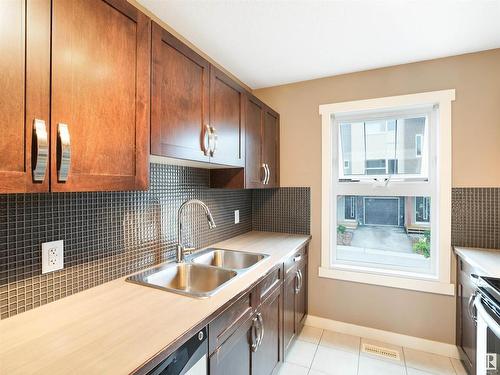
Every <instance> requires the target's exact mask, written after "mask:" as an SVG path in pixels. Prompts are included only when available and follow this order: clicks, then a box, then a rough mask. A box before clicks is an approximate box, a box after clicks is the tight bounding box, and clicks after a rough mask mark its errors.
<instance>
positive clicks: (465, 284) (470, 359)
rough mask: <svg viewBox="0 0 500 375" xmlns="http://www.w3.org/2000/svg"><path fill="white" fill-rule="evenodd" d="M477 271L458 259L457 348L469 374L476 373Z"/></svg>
mask: <svg viewBox="0 0 500 375" xmlns="http://www.w3.org/2000/svg"><path fill="white" fill-rule="evenodd" d="M473 275H475V270H474V269H473V268H472V266H470V265H469V264H468V263H466V262H465V261H464V260H463V259H461V258H458V267H457V346H458V347H459V349H460V359H461V361H462V363H463V365H464V367H465V368H466V370H467V372H468V373H469V374H470V375H472V374H475V373H476V322H475V321H474V318H473V317H472V315H473V314H475V311H474V310H475V309H474V307H473V305H472V303H473V301H474V297H475V293H476V284H475V282H474V276H473Z"/></svg>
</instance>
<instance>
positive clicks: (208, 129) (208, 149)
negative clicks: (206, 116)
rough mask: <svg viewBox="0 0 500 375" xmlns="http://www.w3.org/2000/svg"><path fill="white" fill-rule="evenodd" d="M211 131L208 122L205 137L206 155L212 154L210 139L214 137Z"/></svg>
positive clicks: (204, 149) (204, 152)
mask: <svg viewBox="0 0 500 375" xmlns="http://www.w3.org/2000/svg"><path fill="white" fill-rule="evenodd" d="M210 133H211V131H210V125H208V124H206V125H205V135H204V139H203V154H204V155H205V156H208V155H209V154H210V151H211V148H210V141H211V139H212V136H211V134H210Z"/></svg>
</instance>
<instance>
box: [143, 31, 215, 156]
mask: <svg viewBox="0 0 500 375" xmlns="http://www.w3.org/2000/svg"><path fill="white" fill-rule="evenodd" d="M152 38H153V41H152V45H153V51H152V52H153V65H152V102H151V153H152V154H154V155H160V156H167V157H172V158H178V159H187V160H196V161H207V162H208V161H209V157H210V155H209V152H208V132H207V127H208V125H209V88H210V64H209V63H208V61H206V60H205V59H203V58H202V57H201V56H199V55H198V54H197V53H195V52H194V51H193V50H191V49H190V48H189V47H187V46H186V45H185V44H183V43H182V42H181V41H179V40H178V39H177V38H175V37H174V36H173V35H172V34H170V33H169V32H167V31H166V30H164V29H163V28H161V27H160V26H159V25H157V24H155V23H153V36H152Z"/></svg>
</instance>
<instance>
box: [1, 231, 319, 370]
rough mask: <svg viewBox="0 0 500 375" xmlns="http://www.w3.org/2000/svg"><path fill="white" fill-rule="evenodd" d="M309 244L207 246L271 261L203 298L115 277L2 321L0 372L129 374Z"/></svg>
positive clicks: (278, 238)
mask: <svg viewBox="0 0 500 375" xmlns="http://www.w3.org/2000/svg"><path fill="white" fill-rule="evenodd" d="M308 240H309V236H305V235H292V234H283V233H271V232H249V233H246V234H243V235H240V236H237V237H234V238H232V239H229V240H226V241H222V242H219V243H217V244H214V245H213V246H214V247H215V246H216V247H221V248H226V249H232V250H244V251H249V252H260V253H266V254H269V255H270V256H269V257H268V258H266V259H264V260H263V261H262V262H261V263H259V264H258V265H256V266H255V267H254V268H253V269H251V270H249V271H248V272H246V273H243V274H241V275H239V276H238V277H236V278H235V279H234V280H232V281H231V282H230V283H229V285H228V286H227V287H225V288H223V289H222V290H221V291H220V292H218V293H217V294H216V295H214V296H212V297H210V298H207V299H195V298H191V297H185V296H181V295H178V294H174V293H169V292H166V291H162V290H158V289H154V288H148V287H145V286H141V285H136V284H132V283H128V282H125V278H120V279H117V280H114V281H111V282H108V283H105V284H103V285H100V286H97V287H95V288H91V289H88V290H86V291H83V292H81V293H77V294H74V295H72V296H69V297H67V298H63V299H61V300H59V301H56V302H53V303H49V304H47V305H44V306H42V307H39V308H36V309H34V310H30V311H27V312H25V313H22V314H19V315H16V316H14V317H12V318H9V319H5V320H2V321H0V374H9V375H12V374H23V375H25V374H50V375H56V374H64V375H66V374H85V375H91V374H99V375H103V374H106V375H112V374H120V375H121V374H128V373H130V372H132V371H134V370H135V369H136V368H138V367H140V366H141V365H142V364H143V363H145V362H147V361H148V360H149V359H151V358H152V357H154V356H155V355H156V354H157V353H159V352H161V351H162V349H164V348H166V347H167V346H169V345H170V344H171V343H172V342H174V341H175V339H177V338H178V337H180V336H182V335H183V334H184V333H185V332H187V331H188V330H189V329H190V328H192V327H194V326H196V325H197V324H199V323H200V322H202V321H203V320H204V319H206V318H207V317H208V316H210V315H211V314H212V313H214V312H215V311H216V310H217V309H218V308H220V307H221V306H223V305H224V304H225V303H226V302H227V301H229V300H230V299H232V298H233V297H234V296H236V295H237V294H238V293H241V292H242V291H243V290H245V289H246V288H247V287H248V286H250V285H251V284H253V283H254V282H256V281H257V280H258V279H259V278H260V277H262V276H263V275H264V274H265V273H266V272H267V271H269V270H270V269H271V268H272V267H274V265H276V264H278V263H280V262H282V261H283V260H284V259H285V258H286V257H288V256H289V255H291V254H292V253H293V252H294V251H295V250H297V249H298V248H300V247H301V246H303V245H304V244H305V243H306V242H307V241H308Z"/></svg>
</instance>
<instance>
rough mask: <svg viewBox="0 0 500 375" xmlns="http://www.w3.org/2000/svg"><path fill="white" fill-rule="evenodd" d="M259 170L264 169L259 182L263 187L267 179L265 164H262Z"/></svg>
mask: <svg viewBox="0 0 500 375" xmlns="http://www.w3.org/2000/svg"><path fill="white" fill-rule="evenodd" d="M260 168H261V169H264V176H263V177H262V180H261V181H260V182H261V183H262V184H263V185H265V184H266V179H267V169H266V163H262V165H261V166H260Z"/></svg>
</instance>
